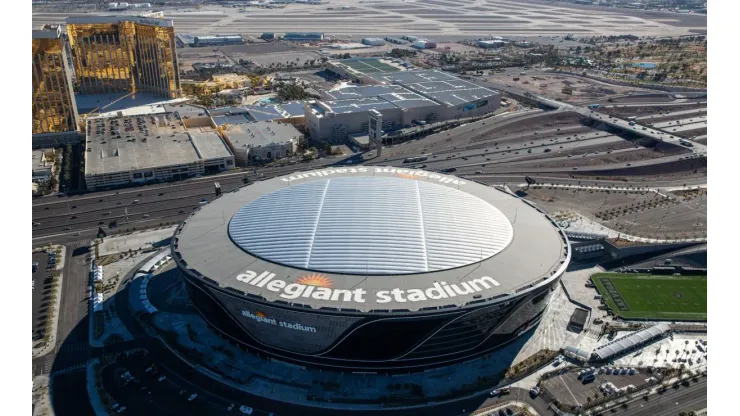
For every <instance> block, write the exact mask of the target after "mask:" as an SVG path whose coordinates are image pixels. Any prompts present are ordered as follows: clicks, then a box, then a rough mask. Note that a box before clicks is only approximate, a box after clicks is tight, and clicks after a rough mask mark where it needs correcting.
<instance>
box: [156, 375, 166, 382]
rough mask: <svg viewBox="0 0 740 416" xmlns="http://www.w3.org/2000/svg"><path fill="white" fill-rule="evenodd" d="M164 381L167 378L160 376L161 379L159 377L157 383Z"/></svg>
mask: <svg viewBox="0 0 740 416" xmlns="http://www.w3.org/2000/svg"><path fill="white" fill-rule="evenodd" d="M165 380H167V376H162V377H160V378H158V379H157V381H159V382H160V383H161V382H163V381H165Z"/></svg>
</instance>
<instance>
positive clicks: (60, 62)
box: [31, 29, 77, 135]
mask: <svg viewBox="0 0 740 416" xmlns="http://www.w3.org/2000/svg"><path fill="white" fill-rule="evenodd" d="M32 39H33V40H32V44H33V53H32V67H33V69H32V75H31V76H32V79H33V134H34V135H37V134H53V133H64V132H73V131H75V130H77V107H76V105H75V99H74V94H73V93H72V80H71V77H70V73H69V72H70V71H69V65H68V62H67V54H66V48H65V41H64V37H63V36H62V33H61V31H60V30H59V29H57V30H34V31H33V37H32Z"/></svg>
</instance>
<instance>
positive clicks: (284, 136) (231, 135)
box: [220, 121, 304, 166]
mask: <svg viewBox="0 0 740 416" xmlns="http://www.w3.org/2000/svg"><path fill="white" fill-rule="evenodd" d="M220 129H221V132H222V134H223V135H224V137H225V138H226V142H227V143H228V144H229V146H230V148H231V151H232V152H233V153H234V157H235V159H236V163H237V165H240V166H246V165H249V164H253V163H261V162H269V161H272V160H274V159H282V158H284V157H289V156H292V155H294V154H295V153H296V151H297V150H298V144H299V143H301V142H302V141H303V138H304V136H303V134H302V133H301V132H300V131H298V130H297V129H296V128H295V127H294V126H292V125H290V124H285V123H274V122H271V121H257V122H253V123H238V124H224V125H222V126H220Z"/></svg>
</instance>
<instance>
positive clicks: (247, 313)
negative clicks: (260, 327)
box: [242, 309, 316, 332]
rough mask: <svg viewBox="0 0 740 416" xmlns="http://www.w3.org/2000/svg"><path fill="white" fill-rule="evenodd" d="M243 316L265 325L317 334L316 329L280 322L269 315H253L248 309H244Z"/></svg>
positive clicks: (258, 313) (259, 313) (260, 313)
mask: <svg viewBox="0 0 740 416" xmlns="http://www.w3.org/2000/svg"><path fill="white" fill-rule="evenodd" d="M242 316H244V317H247V318H249V319H252V320H254V321H257V322H260V323H263V324H270V325H277V326H280V327H283V328H288V329H295V330H297V331H303V332H316V328H314V327H312V326H305V325H302V324H299V323H290V322H284V321H278V320H277V319H275V318H268V317H267V315H265V314H264V313H262V312H257V313H252V312H250V311H248V310H246V309H242Z"/></svg>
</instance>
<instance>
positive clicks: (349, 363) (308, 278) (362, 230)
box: [172, 166, 570, 372]
mask: <svg viewBox="0 0 740 416" xmlns="http://www.w3.org/2000/svg"><path fill="white" fill-rule="evenodd" d="M172 251H173V258H174V259H175V261H176V263H177V265H178V270H179V271H180V273H181V275H182V277H183V278H184V280H185V282H186V286H187V288H188V292H189V294H190V297H191V299H192V301H193V304H194V305H195V307H196V308H197V310H198V311H199V312H200V314H201V315H202V316H203V318H204V319H205V320H206V321H207V322H208V323H209V325H210V326H212V327H213V328H215V329H216V330H217V331H218V332H219V333H220V334H221V335H222V336H224V337H226V338H228V339H229V340H230V341H231V342H234V343H238V344H240V345H242V346H243V347H245V348H246V349H248V350H250V351H253V352H255V353H258V354H260V355H263V356H268V357H270V358H273V359H278V360H282V361H288V362H292V363H296V364H300V365H307V366H319V367H327V368H333V369H338V370H343V371H368V372H409V371H421V370H424V369H426V368H431V367H438V366H443V365H448V364H451V363H454V362H459V361H462V360H468V359H472V358H475V357H478V356H481V355H484V354H487V353H490V352H491V351H493V350H495V349H496V348H499V347H501V346H503V345H504V344H506V343H508V342H511V341H512V340H514V339H516V338H517V337H518V336H520V335H522V334H523V333H525V332H526V331H527V330H529V329H530V328H532V327H533V326H534V325H536V324H537V323H538V322H539V320H540V318H541V315H542V313H543V311H544V309H545V307H546V306H547V304H548V302H549V299H550V296H551V294H552V291H553V290H554V288H555V285H556V284H557V282H558V280H559V278H560V276H561V274H562V273H563V272H564V271H565V268H566V267H567V265H568V262H569V260H570V246H569V244H568V240H567V238H566V237H565V235H564V233H563V232H562V231H561V230H560V229H559V228H558V227H557V226H556V225H555V223H554V222H553V221H552V220H551V219H550V218H549V217H547V216H546V215H545V214H544V212H542V211H541V210H539V209H538V208H536V207H535V206H533V205H530V204H529V203H527V202H526V201H524V200H521V199H519V198H516V197H514V196H512V195H510V194H508V193H505V192H502V191H499V190H497V189H495V188H492V187H488V186H485V185H482V184H478V183H475V182H469V181H466V180H464V179H460V178H457V177H454V176H446V175H442V174H438V173H433V172H426V171H421V170H413V169H402V168H386V167H375V166H372V167H362V166H360V167H353V168H333V169H325V170H318V171H311V172H305V173H298V174H293V175H291V176H284V177H278V178H273V179H269V180H266V181H261V182H257V183H254V184H252V185H250V186H248V187H245V188H242V189H240V190H238V191H236V192H233V193H229V194H226V195H224V196H222V197H221V198H218V199H216V200H214V201H213V202H211V203H209V204H207V205H205V206H203V207H202V208H201V209H199V210H198V211H197V212H195V213H194V214H193V215H192V216H190V217H189V218H188V219H187V220H186V221H185V222H184V223H183V224H182V225H181V226H180V227H179V228H178V230H177V231H176V233H175V236H174V238H173V243H172Z"/></svg>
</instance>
